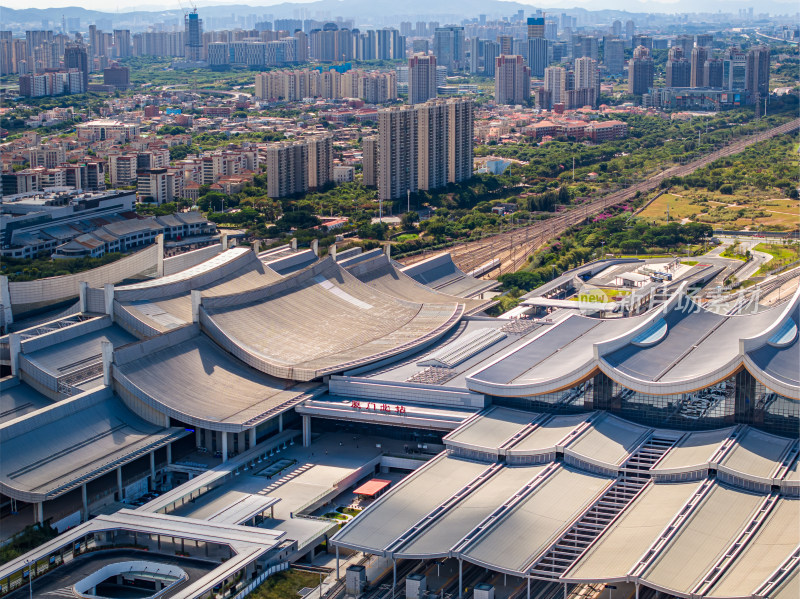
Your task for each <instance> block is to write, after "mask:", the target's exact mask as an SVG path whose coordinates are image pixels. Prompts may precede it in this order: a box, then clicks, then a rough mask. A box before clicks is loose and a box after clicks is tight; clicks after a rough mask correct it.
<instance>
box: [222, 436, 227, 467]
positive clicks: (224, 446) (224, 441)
mask: <svg viewBox="0 0 800 599" xmlns="http://www.w3.org/2000/svg"><path fill="white" fill-rule="evenodd" d="M220 435H221V436H222V461H223V462H227V461H228V433H220Z"/></svg>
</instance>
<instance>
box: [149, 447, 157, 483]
mask: <svg viewBox="0 0 800 599" xmlns="http://www.w3.org/2000/svg"><path fill="white" fill-rule="evenodd" d="M150 484H151V485H153V488H155V486H156V450H155V449H154V450H152V451H151V452H150Z"/></svg>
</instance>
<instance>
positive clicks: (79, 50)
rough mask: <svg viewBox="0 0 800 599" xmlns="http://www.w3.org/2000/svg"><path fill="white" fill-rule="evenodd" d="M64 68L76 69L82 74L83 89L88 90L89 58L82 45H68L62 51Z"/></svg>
mask: <svg viewBox="0 0 800 599" xmlns="http://www.w3.org/2000/svg"><path fill="white" fill-rule="evenodd" d="M64 68H65V69H67V70H69V69H78V70H79V71H80V72H81V73H82V74H83V89H84V91H87V90H88V89H89V56H88V54H87V52H86V46H84V45H83V44H70V45H69V46H67V47H66V48H65V49H64Z"/></svg>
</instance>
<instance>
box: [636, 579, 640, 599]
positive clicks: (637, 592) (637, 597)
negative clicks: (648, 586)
mask: <svg viewBox="0 0 800 599" xmlns="http://www.w3.org/2000/svg"><path fill="white" fill-rule="evenodd" d="M636 599H639V583H638V582H637V583H636Z"/></svg>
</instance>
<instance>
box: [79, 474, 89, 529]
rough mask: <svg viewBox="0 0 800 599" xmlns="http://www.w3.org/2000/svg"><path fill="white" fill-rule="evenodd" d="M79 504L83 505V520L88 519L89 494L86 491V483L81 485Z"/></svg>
mask: <svg viewBox="0 0 800 599" xmlns="http://www.w3.org/2000/svg"><path fill="white" fill-rule="evenodd" d="M81 502H82V503H83V520H84V522H85V521H86V520H88V519H89V493H88V492H87V490H86V483H83V484H82V485H81Z"/></svg>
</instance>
